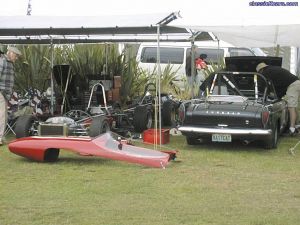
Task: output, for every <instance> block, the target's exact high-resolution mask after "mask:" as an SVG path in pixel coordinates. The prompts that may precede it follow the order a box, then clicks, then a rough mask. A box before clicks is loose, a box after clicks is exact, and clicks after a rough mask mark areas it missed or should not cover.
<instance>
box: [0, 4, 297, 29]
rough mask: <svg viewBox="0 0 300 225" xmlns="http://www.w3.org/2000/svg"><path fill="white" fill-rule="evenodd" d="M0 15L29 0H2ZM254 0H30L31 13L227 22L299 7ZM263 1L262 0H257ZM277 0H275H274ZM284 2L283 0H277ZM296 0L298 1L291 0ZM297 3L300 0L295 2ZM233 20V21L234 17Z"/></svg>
mask: <svg viewBox="0 0 300 225" xmlns="http://www.w3.org/2000/svg"><path fill="white" fill-rule="evenodd" d="M1 1H3V3H2V4H1V7H0V16H15V15H26V12H27V5H28V0H1ZM251 1H252V0H147V1H145V0H82V1H80V0H31V5H32V13H31V15H33V16H34V15H39V16H40V15H48V16H101V15H128V14H143V13H157V12H167V13H169V12H174V11H180V12H181V15H182V17H183V18H187V17H188V18H189V20H190V21H193V22H194V23H197V22H198V21H202V22H203V21H211V20H215V21H219V22H220V23H221V22H222V21H224V18H226V19H228V18H234V19H236V18H238V20H247V19H249V18H250V19H251V18H255V19H256V20H257V21H258V20H265V21H282V20H286V21H293V20H295V18H300V16H299V15H300V6H297V7H251V6H249V2H251ZM256 1H263V0H256ZM273 1H276V0H273ZM277 1H282V0H277ZM289 1H296V0H289ZM296 2H298V1H296ZM234 19H232V20H234Z"/></svg>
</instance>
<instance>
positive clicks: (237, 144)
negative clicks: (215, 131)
mask: <svg viewBox="0 0 300 225" xmlns="http://www.w3.org/2000/svg"><path fill="white" fill-rule="evenodd" d="M186 148H187V149H188V150H192V151H199V150H205V151H226V152H236V153H239V152H256V153H258V152H259V153H270V152H272V151H274V150H276V149H265V148H264V147H263V145H262V143H261V142H259V141H255V142H250V143H248V144H245V143H243V142H242V141H238V140H235V141H233V142H230V143H221V142H220V143H218V142H211V141H205V142H203V143H199V144H196V145H188V144H187V143H186Z"/></svg>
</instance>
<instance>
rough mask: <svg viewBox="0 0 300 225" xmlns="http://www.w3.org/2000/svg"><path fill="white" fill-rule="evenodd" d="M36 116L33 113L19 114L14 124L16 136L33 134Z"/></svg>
mask: <svg viewBox="0 0 300 225" xmlns="http://www.w3.org/2000/svg"><path fill="white" fill-rule="evenodd" d="M35 121H36V118H35V117H34V116H33V115H24V116H20V117H19V118H18V119H17V121H16V125H15V133H16V138H22V137H28V136H33V135H34V133H35V130H36V129H35V127H34V122H35Z"/></svg>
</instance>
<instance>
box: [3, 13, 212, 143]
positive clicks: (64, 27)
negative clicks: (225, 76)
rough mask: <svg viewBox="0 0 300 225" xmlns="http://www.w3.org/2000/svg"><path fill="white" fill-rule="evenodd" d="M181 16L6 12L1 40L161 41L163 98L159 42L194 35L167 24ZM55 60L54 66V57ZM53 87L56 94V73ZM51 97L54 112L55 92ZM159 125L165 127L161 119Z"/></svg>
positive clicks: (53, 41) (158, 58) (18, 41)
mask: <svg viewBox="0 0 300 225" xmlns="http://www.w3.org/2000/svg"><path fill="white" fill-rule="evenodd" d="M178 17H179V13H171V14H170V13H168V14H146V15H133V16H129V15H128V16H101V17H49V16H14V17H11V16H5V17H0V44H28V43H29V44H33V43H35V44H51V47H53V44H54V43H57V44H59V43H95V42H130V41H139V42H141V41H157V47H158V51H157V52H158V53H157V54H158V55H157V65H158V76H157V78H158V80H157V86H158V96H159V98H160V80H159V79H160V72H161V71H160V54H159V42H160V41H163V40H164V41H170V40H172V41H186V40H188V39H189V38H190V37H191V35H192V34H191V33H190V32H188V31H187V30H186V29H185V28H180V27H172V26H167V24H169V23H170V22H171V21H173V20H175V19H177V18H178ZM204 38H207V34H205V35H204ZM52 55H53V51H52ZM51 61H52V63H51V64H52V65H51V67H52V68H53V57H52V60H51ZM51 90H52V92H51V93H52V94H53V75H52V76H51ZM51 99H52V100H51V106H52V107H51V112H52V114H53V96H52V98H51ZM158 101H159V102H160V99H159V100H158ZM159 107H160V106H159ZM160 111H161V110H160V109H159V112H160ZM159 121H161V115H160V113H159ZM159 128H160V130H161V122H159ZM160 135H161V134H160ZM160 140H161V138H160Z"/></svg>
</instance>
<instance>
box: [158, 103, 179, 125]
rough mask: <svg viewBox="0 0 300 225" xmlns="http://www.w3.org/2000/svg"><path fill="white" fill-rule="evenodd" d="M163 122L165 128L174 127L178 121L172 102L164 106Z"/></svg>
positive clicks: (162, 111)
mask: <svg viewBox="0 0 300 225" xmlns="http://www.w3.org/2000/svg"><path fill="white" fill-rule="evenodd" d="M161 116H162V122H163V125H165V126H172V125H173V124H175V121H176V109H175V107H174V104H173V102H172V101H170V100H167V101H165V102H164V103H163V105H162V110H161Z"/></svg>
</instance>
